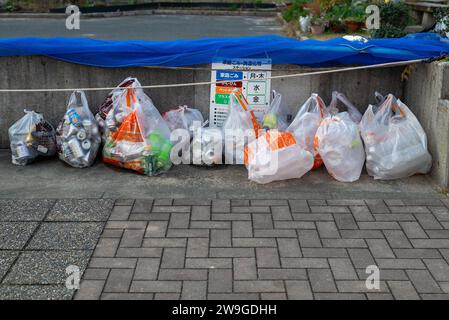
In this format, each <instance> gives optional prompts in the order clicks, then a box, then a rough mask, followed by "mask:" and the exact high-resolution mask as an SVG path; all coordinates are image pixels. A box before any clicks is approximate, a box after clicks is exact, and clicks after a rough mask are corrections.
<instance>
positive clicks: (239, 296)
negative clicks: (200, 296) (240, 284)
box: [207, 293, 259, 301]
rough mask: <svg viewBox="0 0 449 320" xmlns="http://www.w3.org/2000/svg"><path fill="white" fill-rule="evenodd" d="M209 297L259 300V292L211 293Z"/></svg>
mask: <svg viewBox="0 0 449 320" xmlns="http://www.w3.org/2000/svg"><path fill="white" fill-rule="evenodd" d="M207 298H208V299H209V300H212V301H226V300H242V301H253V300H259V294H257V293H209V294H208V295H207Z"/></svg>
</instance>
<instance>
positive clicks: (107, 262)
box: [89, 258, 137, 269]
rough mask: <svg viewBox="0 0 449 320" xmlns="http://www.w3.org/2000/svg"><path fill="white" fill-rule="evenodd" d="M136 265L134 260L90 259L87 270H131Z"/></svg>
mask: <svg viewBox="0 0 449 320" xmlns="http://www.w3.org/2000/svg"><path fill="white" fill-rule="evenodd" d="M136 263H137V259H135V258H92V259H91V260H90V263H89V268H107V269H133V268H135V267H136Z"/></svg>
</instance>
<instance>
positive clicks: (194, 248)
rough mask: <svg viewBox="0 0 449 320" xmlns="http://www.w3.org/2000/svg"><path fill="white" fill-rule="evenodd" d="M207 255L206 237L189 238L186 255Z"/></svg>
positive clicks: (207, 240) (207, 243)
mask: <svg viewBox="0 0 449 320" xmlns="http://www.w3.org/2000/svg"><path fill="white" fill-rule="evenodd" d="M208 255H209V239H208V238H190V239H189V240H188V244H187V253H186V257H188V258H202V257H207V256H208Z"/></svg>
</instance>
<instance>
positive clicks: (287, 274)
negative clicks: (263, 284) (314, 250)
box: [258, 268, 308, 280]
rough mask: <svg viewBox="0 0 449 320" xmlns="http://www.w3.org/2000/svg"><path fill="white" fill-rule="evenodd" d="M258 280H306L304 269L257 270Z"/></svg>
mask: <svg viewBox="0 0 449 320" xmlns="http://www.w3.org/2000/svg"><path fill="white" fill-rule="evenodd" d="M258 272H259V280H307V279H308V278H307V272H306V270H305V269H264V268H261V269H259V271H258Z"/></svg>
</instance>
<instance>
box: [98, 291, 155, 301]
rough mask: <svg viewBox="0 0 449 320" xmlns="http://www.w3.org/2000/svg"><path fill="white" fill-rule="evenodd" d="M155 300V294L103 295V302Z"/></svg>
mask: <svg viewBox="0 0 449 320" xmlns="http://www.w3.org/2000/svg"><path fill="white" fill-rule="evenodd" d="M153 298H154V294H153V293H103V294H102V295H101V300H113V301H127V300H130V301H150V300H153Z"/></svg>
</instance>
